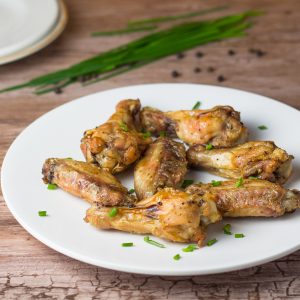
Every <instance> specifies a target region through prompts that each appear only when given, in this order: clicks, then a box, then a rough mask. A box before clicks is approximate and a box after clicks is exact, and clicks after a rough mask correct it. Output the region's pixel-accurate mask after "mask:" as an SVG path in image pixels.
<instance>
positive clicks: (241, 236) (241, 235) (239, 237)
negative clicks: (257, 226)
mask: <svg viewBox="0 0 300 300" xmlns="http://www.w3.org/2000/svg"><path fill="white" fill-rule="evenodd" d="M234 237H235V238H236V239H241V238H244V237H245V235H244V234H243V233H236V234H235V235H234Z"/></svg>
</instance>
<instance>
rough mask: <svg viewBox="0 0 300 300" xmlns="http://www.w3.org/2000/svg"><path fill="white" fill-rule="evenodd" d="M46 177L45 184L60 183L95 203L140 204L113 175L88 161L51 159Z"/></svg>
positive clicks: (45, 167) (66, 188)
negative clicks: (136, 202)
mask: <svg viewBox="0 0 300 300" xmlns="http://www.w3.org/2000/svg"><path fill="white" fill-rule="evenodd" d="M42 174H43V175H44V177H43V181H44V182H45V183H51V184H56V185H58V186H59V187H60V188H61V189H63V190H65V191H66V192H69V193H70V194H72V195H74V196H77V197H80V198H82V199H84V200H86V201H87V202H89V203H91V204H94V203H97V204H98V205H104V206H115V205H133V203H134V202H135V201H136V199H135V197H133V196H132V195H129V194H128V191H127V189H126V188H125V187H124V186H122V184H121V183H120V182H119V181H118V180H117V179H116V178H115V177H114V176H113V175H112V174H110V173H109V172H107V171H105V170H102V169H100V168H99V167H97V166H95V165H93V164H90V163H87V162H81V161H76V160H73V159H68V158H66V159H59V158H48V159H47V160H46V161H45V163H44V165H43V170H42Z"/></svg>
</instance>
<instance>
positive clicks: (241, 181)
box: [235, 177, 244, 187]
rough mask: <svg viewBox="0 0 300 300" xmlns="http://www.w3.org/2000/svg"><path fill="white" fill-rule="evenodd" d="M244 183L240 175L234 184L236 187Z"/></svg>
mask: <svg viewBox="0 0 300 300" xmlns="http://www.w3.org/2000/svg"><path fill="white" fill-rule="evenodd" d="M243 183H244V179H243V177H241V178H240V179H239V180H238V181H237V182H236V183H235V186H236V187H241V186H242V185H243Z"/></svg>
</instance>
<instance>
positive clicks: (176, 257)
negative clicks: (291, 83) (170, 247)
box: [173, 254, 181, 260]
mask: <svg viewBox="0 0 300 300" xmlns="http://www.w3.org/2000/svg"><path fill="white" fill-rule="evenodd" d="M173 259H174V260H179V259H181V256H180V254H176V255H174V256H173Z"/></svg>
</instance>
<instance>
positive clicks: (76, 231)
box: [2, 84, 300, 275]
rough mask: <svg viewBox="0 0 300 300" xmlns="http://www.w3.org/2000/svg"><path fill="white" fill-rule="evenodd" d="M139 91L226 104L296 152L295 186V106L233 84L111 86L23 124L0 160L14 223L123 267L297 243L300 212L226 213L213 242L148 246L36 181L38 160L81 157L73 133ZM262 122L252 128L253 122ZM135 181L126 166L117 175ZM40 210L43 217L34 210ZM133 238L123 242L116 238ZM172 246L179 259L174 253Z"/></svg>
mask: <svg viewBox="0 0 300 300" xmlns="http://www.w3.org/2000/svg"><path fill="white" fill-rule="evenodd" d="M126 98H140V99H141V101H142V104H143V105H150V106H154V107H157V108H159V109H162V110H176V109H190V108H192V106H193V105H194V104H195V102H196V101H201V102H202V107H201V108H211V107H212V106H214V105H219V104H221V105H222V104H224V105H225V104H226V105H231V106H233V107H234V108H235V109H236V110H238V111H240V112H241V117H242V120H243V121H244V122H245V124H246V126H247V127H249V129H250V132H251V138H252V139H263V140H273V141H275V142H276V144H277V145H278V146H280V147H282V148H284V149H286V150H287V151H288V152H289V153H290V154H293V155H295V160H294V169H295V171H294V175H293V177H292V178H291V179H290V181H289V183H288V184H287V186H288V187H290V188H291V187H293V188H298V189H299V188H300V177H299V169H300V160H299V159H300V150H299V143H298V141H297V136H298V135H297V132H296V131H297V130H298V128H300V114H299V111H297V110H295V109H293V108H291V107H289V106H287V105H285V104H282V103H280V102H277V101H274V100H271V99H269V98H266V97H263V96H259V95H255V94H252V93H247V92H243V91H239V90H234V89H228V88H220V87H214V86H206V85H193V84H153V85H139V86H131V87H124V88H118V89H113V90H109V91H105V92H101V93H97V94H93V95H89V96H86V97H83V98H80V99H78V100H75V101H72V102H70V103H67V104H65V105H62V106H60V107H58V108H56V109H54V110H52V111H51V112H49V113H47V114H45V115H44V116H42V117H41V118H39V119H38V120H36V121H35V122H33V123H32V124H31V125H30V126H29V127H27V128H26V129H25V130H24V131H23V132H22V133H21V134H20V135H19V136H18V137H17V139H16V140H15V141H14V143H13V144H12V145H11V147H10V149H9V151H8V152H7V155H6V157H5V160H4V163H3V167H2V189H3V194H4V197H5V199H6V202H7V205H8V207H9V208H10V210H11V212H12V213H13V215H14V216H15V218H16V219H17V220H18V221H19V222H20V224H21V225H22V226H23V227H24V228H25V229H26V230H27V231H29V232H30V233H31V234H32V235H33V236H34V237H36V238H37V239H39V240H40V241H42V242H43V243H45V244H46V245H48V246H49V247H51V248H53V249H55V250H57V251H59V252H61V253H64V254H66V255H68V256H71V257H73V258H75V259H78V260H81V261H84V262H87V263H91V264H94V265H97V266H101V267H106V268H110V269H114V270H121V271H126V272H135V273H144V274H158V275H194V274H209V273H218V272H225V271H231V270H236V269H240V268H246V267H250V266H254V265H257V264H261V263H264V262H267V261H270V260H274V259H276V258H278V257H281V256H283V255H287V254H289V253H291V252H293V251H295V250H297V249H299V246H300V242H299V238H298V236H299V229H300V212H299V211H298V212H296V213H293V214H290V215H286V216H284V217H281V218H277V219H265V218H260V219H259V218H256V219H255V218H252V219H239V220H237V219H235V220H234V219H230V220H225V222H226V223H228V222H229V223H231V224H232V231H233V232H234V233H244V234H245V235H246V237H245V238H243V239H235V238H234V237H233V236H228V235H224V234H223V231H222V225H223V224H221V223H220V224H217V225H212V226H211V227H210V228H209V232H208V238H209V239H212V238H217V239H218V242H217V243H216V244H215V245H213V246H212V247H203V248H202V249H200V250H197V251H194V252H192V253H184V252H182V251H181V249H182V248H183V247H184V245H182V244H176V243H171V242H166V241H163V240H160V239H158V238H155V240H158V241H160V242H161V243H163V244H165V245H166V246H167V247H166V248H165V249H161V248H157V247H154V246H151V245H149V244H147V243H145V242H144V241H143V236H140V235H134V234H129V233H122V232H117V231H104V230H97V229H95V228H93V227H92V226H90V225H89V224H86V223H85V222H84V221H83V218H84V216H85V210H86V209H87V208H88V204H87V203H85V202H84V201H82V200H80V199H77V198H75V197H73V196H71V195H69V194H67V193H65V192H64V191H62V190H55V191H49V190H47V187H46V186H45V185H44V184H43V183H42V181H41V177H42V175H41V168H42V164H43V162H44V160H45V159H46V158H48V157H72V158H74V159H79V160H82V159H83V156H82V154H81V152H80V150H79V141H80V139H81V137H82V134H83V132H84V130H86V129H89V128H93V127H95V126H96V125H98V124H101V123H102V122H105V121H106V119H107V118H108V117H109V116H110V115H111V114H112V113H113V112H114V106H115V105H116V103H117V102H118V101H119V100H121V99H126ZM262 124H264V125H266V126H268V130H264V131H261V130H258V129H257V126H258V125H262ZM119 178H120V179H121V181H122V182H123V184H124V185H126V186H127V187H128V188H132V187H133V183H132V174H131V173H130V172H126V174H123V175H121V176H119ZM187 178H194V179H195V180H201V181H204V182H210V181H211V180H212V179H216V178H217V177H215V176H212V175H209V174H206V173H204V172H191V173H190V174H188V175H187ZM40 210H46V211H47V212H48V214H49V217H39V216H38V211H40ZM123 242H133V243H134V244H135V246H134V247H131V248H123V247H121V243H123ZM177 253H180V254H181V255H182V259H181V260H179V261H175V260H173V256H174V255H175V254H177Z"/></svg>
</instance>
